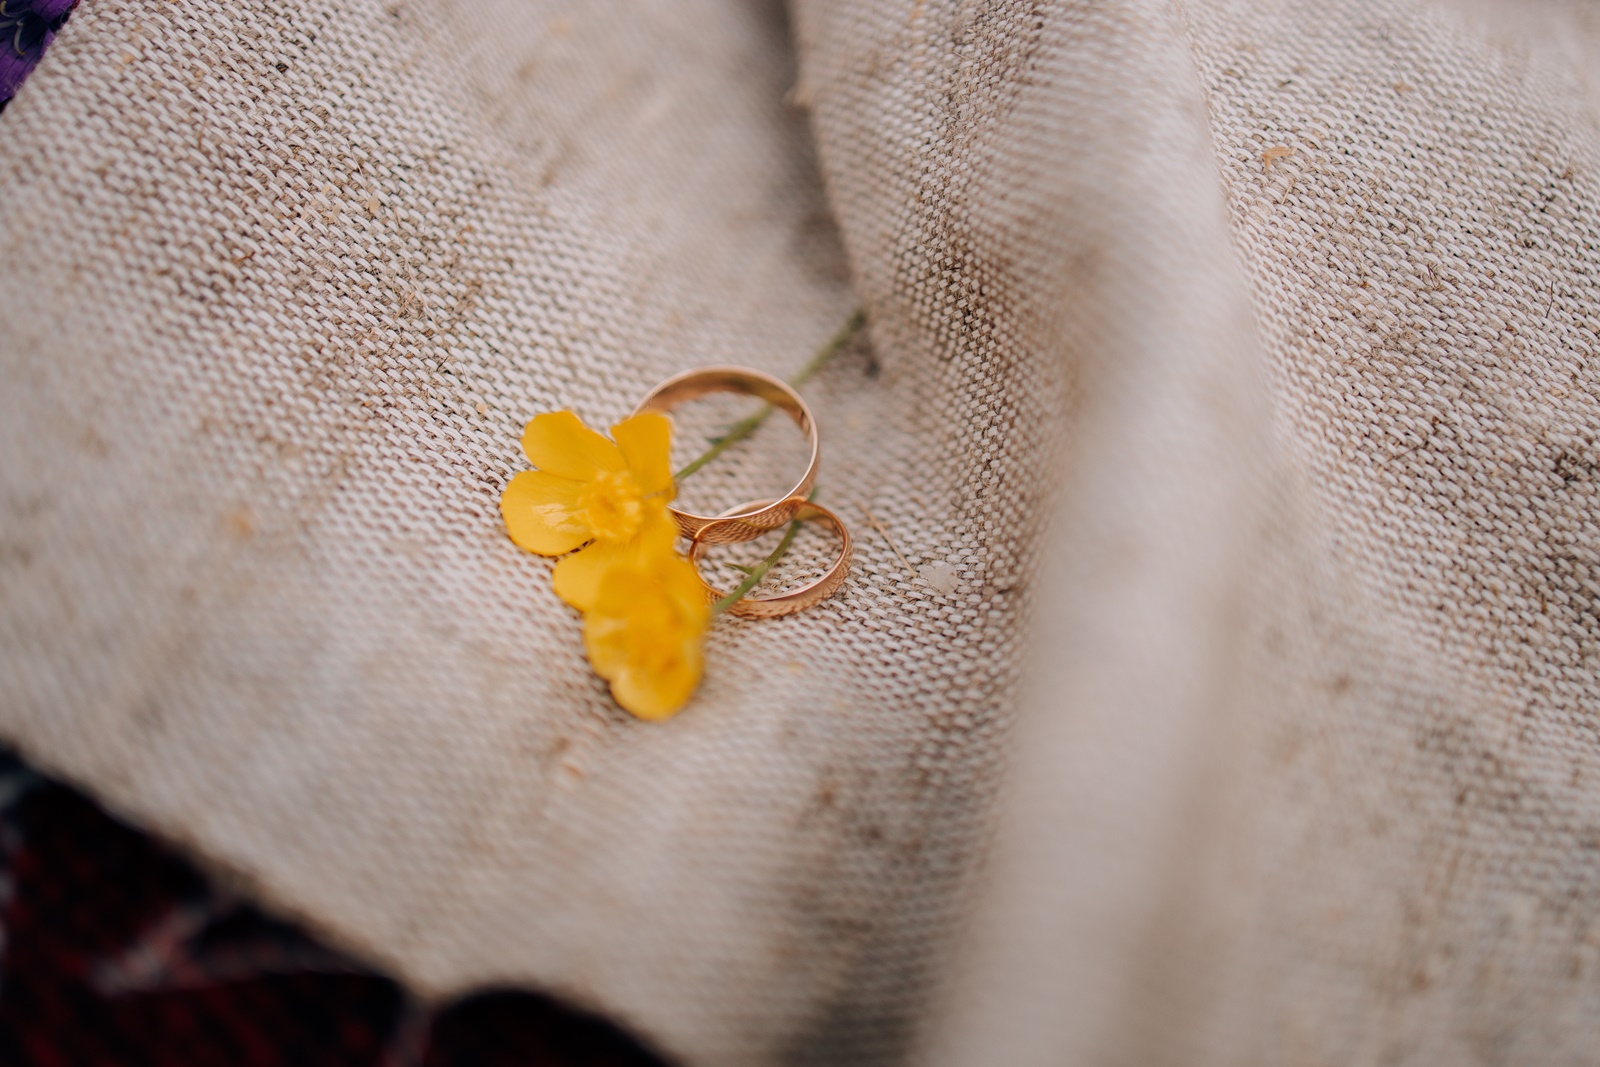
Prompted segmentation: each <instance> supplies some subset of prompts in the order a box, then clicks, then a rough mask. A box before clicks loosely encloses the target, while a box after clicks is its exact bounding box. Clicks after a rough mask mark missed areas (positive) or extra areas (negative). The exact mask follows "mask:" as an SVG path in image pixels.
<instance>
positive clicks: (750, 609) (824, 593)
mask: <svg viewBox="0 0 1600 1067" xmlns="http://www.w3.org/2000/svg"><path fill="white" fill-rule="evenodd" d="M772 503H774V501H770V500H757V501H751V502H749V503H745V504H740V505H738V507H734V508H729V509H728V512H729V514H731V515H732V516H735V518H718V519H715V520H713V521H712V522H711V523H709V524H707V529H708V531H709V530H710V528H711V527H714V526H715V525H716V524H717V523H719V522H735V521H738V519H737V516H740V515H741V514H742V513H743V512H744V511H745V510H747V509H749V508H753V507H765V506H768V505H770V504H772ZM784 503H791V504H793V505H794V518H795V519H798V520H801V521H804V520H806V519H821V520H822V521H823V522H825V523H827V524H828V525H830V526H832V527H833V532H834V533H836V534H838V535H839V541H840V542H841V543H840V546H839V558H838V559H835V560H834V561H833V565H832V566H831V567H829V568H828V569H827V570H826V571H825V572H823V575H822V577H820V578H818V579H817V580H816V581H814V582H811V583H810V584H809V585H803V586H801V587H800V588H799V589H792V590H790V591H789V592H787V593H781V594H779V595H778V596H767V597H755V596H746V597H743V598H741V599H739V600H736V601H734V602H733V604H732V605H731V606H729V608H728V614H729V615H735V616H737V617H739V618H741V619H775V618H777V617H778V616H780V615H793V614H794V613H795V612H797V611H804V610H805V609H806V608H809V607H811V606H812V605H813V604H820V603H822V602H823V601H824V600H826V599H827V598H828V597H830V596H832V595H833V594H834V592H835V591H836V590H838V588H839V586H841V585H843V584H844V579H845V575H847V574H849V573H850V554H851V552H852V551H853V546H852V544H851V541H850V531H849V530H848V529H846V528H845V525H844V523H843V522H842V521H841V520H840V518H839V516H837V515H835V514H834V513H833V512H831V511H829V510H828V509H827V508H825V507H823V506H822V505H821V504H815V503H812V502H811V501H809V500H806V499H804V498H796V497H790V498H789V499H788V500H787V501H784ZM727 543H728V542H726V541H713V540H711V539H710V538H708V537H702V538H697V539H696V540H695V541H694V542H693V543H692V544H690V546H689V562H690V563H693V564H694V572H695V573H696V574H699V573H700V557H701V556H703V555H705V550H706V545H708V544H727ZM700 584H701V585H703V586H705V587H706V593H707V595H708V596H709V597H710V598H711V599H712V600H713V601H717V600H721V599H722V598H723V597H724V596H726V595H727V594H725V593H720V592H718V591H717V590H716V588H715V587H713V586H712V585H711V583H710V582H707V581H706V580H705V578H704V577H702V578H701V579H700Z"/></svg>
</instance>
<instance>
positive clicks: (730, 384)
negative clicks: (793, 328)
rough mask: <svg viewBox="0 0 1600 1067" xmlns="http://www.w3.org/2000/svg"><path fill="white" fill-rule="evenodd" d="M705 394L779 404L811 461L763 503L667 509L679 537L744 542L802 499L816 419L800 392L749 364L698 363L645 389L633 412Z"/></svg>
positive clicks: (788, 514)
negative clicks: (707, 510) (710, 510)
mask: <svg viewBox="0 0 1600 1067" xmlns="http://www.w3.org/2000/svg"><path fill="white" fill-rule="evenodd" d="M707 393H744V394H746V395H748V396H754V397H758V398H760V399H761V400H765V401H766V402H767V403H769V404H771V405H772V406H773V407H775V408H781V409H782V410H783V411H784V413H786V414H787V415H788V416H789V417H790V418H791V419H793V420H794V423H795V425H796V426H798V427H800V432H801V433H803V434H805V437H806V444H808V445H809V446H810V447H811V461H810V462H809V463H808V464H806V472H805V474H804V475H803V476H802V477H801V479H800V480H799V481H798V482H796V483H795V485H794V488H793V489H790V490H789V491H788V492H787V493H785V494H784V495H783V496H781V497H778V498H777V499H776V500H772V501H766V502H763V503H762V505H761V506H760V507H752V508H750V509H748V510H743V511H740V510H738V509H734V510H733V511H732V512H731V513H730V512H724V513H723V514H721V515H696V514H694V513H692V512H688V511H680V510H679V509H677V508H668V510H669V511H671V512H672V517H673V519H674V520H676V522H677V523H678V529H679V530H681V531H683V534H684V536H685V537H692V538H695V539H696V540H702V541H707V542H709V543H711V544H719V545H727V544H734V543H736V542H739V541H750V540H753V539H755V538H757V537H760V536H761V535H762V534H764V533H766V532H767V531H768V530H776V529H777V528H778V527H780V526H782V525H784V524H785V523H788V522H789V521H791V520H792V519H793V518H794V516H795V512H796V510H797V509H798V508H799V503H798V502H804V500H805V498H806V496H807V494H809V493H810V492H811V487H812V486H814V485H815V484H816V482H817V463H818V462H819V461H820V459H821V454H822V449H821V442H820V441H819V440H818V439H817V420H816V419H814V418H812V416H811V408H810V407H808V406H807V405H806V402H805V401H804V400H802V399H800V394H799V393H797V392H795V391H794V389H793V388H791V387H790V386H789V385H788V384H787V383H785V382H783V381H780V380H779V379H777V378H774V377H773V376H772V375H770V374H766V373H764V372H762V371H758V370H752V369H751V368H749V367H699V368H696V369H695V370H690V371H684V372H683V373H682V374H676V375H673V376H672V377H671V378H668V379H667V380H666V381H664V382H662V383H661V384H660V385H658V386H656V387H655V388H654V389H652V390H650V395H649V396H646V397H645V398H644V399H643V400H641V401H639V406H638V407H636V408H634V410H633V413H634V414H635V415H642V414H644V413H645V412H647V411H659V412H662V413H665V412H669V411H671V410H672V409H673V408H675V407H677V406H678V405H679V404H681V403H683V402H684V401H686V400H693V399H695V398H696V397H699V396H704V395H705V394H707ZM712 526H714V527H715V529H714V530H713V531H711V532H709V533H708V532H707V528H708V527H712Z"/></svg>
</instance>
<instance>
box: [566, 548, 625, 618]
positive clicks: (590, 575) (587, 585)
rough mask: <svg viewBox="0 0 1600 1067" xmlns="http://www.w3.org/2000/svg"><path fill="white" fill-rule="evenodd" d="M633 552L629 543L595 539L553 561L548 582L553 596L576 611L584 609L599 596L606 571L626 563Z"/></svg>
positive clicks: (591, 605)
mask: <svg viewBox="0 0 1600 1067" xmlns="http://www.w3.org/2000/svg"><path fill="white" fill-rule="evenodd" d="M635 554H636V548H635V546H634V545H633V543H632V542H624V543H622V544H618V543H616V542H613V541H596V542H594V544H592V545H590V546H589V547H588V548H585V549H580V550H579V551H577V552H574V553H573V554H572V555H570V556H568V557H566V558H565V559H563V560H561V561H560V562H559V563H557V564H556V567H555V571H554V573H552V574H551V576H550V584H551V585H553V586H554V587H555V590H556V596H558V597H560V598H561V599H562V600H565V601H566V602H567V603H568V604H571V605H572V606H573V607H575V608H577V609H578V610H579V611H588V610H589V609H590V608H592V607H594V603H595V601H596V600H597V599H598V598H599V596H600V583H601V582H602V581H604V580H605V576H606V574H607V572H609V571H610V570H611V569H612V568H613V567H617V566H622V565H625V564H627V563H628V562H629V561H630V560H632V559H633V558H634V555H635Z"/></svg>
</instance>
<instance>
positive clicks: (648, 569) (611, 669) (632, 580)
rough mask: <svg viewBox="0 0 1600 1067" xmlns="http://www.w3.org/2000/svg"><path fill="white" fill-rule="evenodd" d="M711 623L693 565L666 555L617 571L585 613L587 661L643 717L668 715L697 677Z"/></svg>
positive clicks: (683, 700) (680, 703) (687, 694)
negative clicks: (708, 626)
mask: <svg viewBox="0 0 1600 1067" xmlns="http://www.w3.org/2000/svg"><path fill="white" fill-rule="evenodd" d="M710 621H711V607H710V605H709V604H707V603H706V591H705V586H703V585H701V584H700V579H699V576H698V575H696V574H695V570H694V567H693V566H692V565H691V564H690V563H689V562H688V561H687V560H685V559H682V558H680V557H679V556H677V555H674V554H673V553H672V552H671V550H670V549H669V550H668V551H667V552H665V553H663V554H661V555H658V556H654V557H645V558H643V559H640V560H638V561H636V562H630V563H625V564H622V565H620V566H617V567H614V568H612V569H611V570H610V571H608V572H607V573H606V575H605V577H604V578H603V579H602V580H601V582H600V593H599V596H598V597H596V598H595V602H594V605H593V607H592V608H590V610H589V612H588V614H587V615H586V616H585V618H584V629H583V643H584V647H585V648H586V649H587V650H588V653H589V663H590V665H591V666H592V667H594V671H595V673H596V674H598V675H599V676H600V677H602V678H604V679H606V680H607V681H609V682H610V683H611V695H612V696H613V697H615V698H616V700H617V703H618V704H621V705H622V706H623V707H624V708H626V709H627V710H628V711H630V712H632V713H633V714H634V715H637V716H638V717H639V718H641V719H666V718H670V717H671V716H672V715H673V714H674V713H676V712H677V711H678V709H679V708H681V707H683V705H684V704H685V703H686V702H687V701H688V699H689V697H690V695H691V694H693V693H694V687H695V686H696V685H698V684H699V682H700V670H701V665H702V657H701V651H700V640H701V638H702V637H703V636H704V634H705V631H706V626H707V624H709V623H710Z"/></svg>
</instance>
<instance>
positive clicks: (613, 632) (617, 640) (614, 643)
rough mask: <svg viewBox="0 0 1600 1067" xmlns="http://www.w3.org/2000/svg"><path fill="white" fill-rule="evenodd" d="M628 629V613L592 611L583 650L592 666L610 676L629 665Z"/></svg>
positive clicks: (598, 671) (585, 626)
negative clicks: (614, 613)
mask: <svg viewBox="0 0 1600 1067" xmlns="http://www.w3.org/2000/svg"><path fill="white" fill-rule="evenodd" d="M612 573H613V574H615V573H616V572H615V571H613V572H612ZM602 597H603V594H602ZM628 630H629V627H628V619H627V617H626V616H624V615H612V614H600V613H598V612H590V613H589V614H588V615H587V616H586V617H585V618H584V620H583V650H584V652H585V653H587V654H588V656H589V666H591V667H593V668H594V673H596V674H598V675H599V676H600V677H602V678H605V679H607V680H609V679H612V678H615V677H616V676H617V673H618V672H619V671H621V670H622V669H623V668H624V667H626V666H627V664H628Z"/></svg>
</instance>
